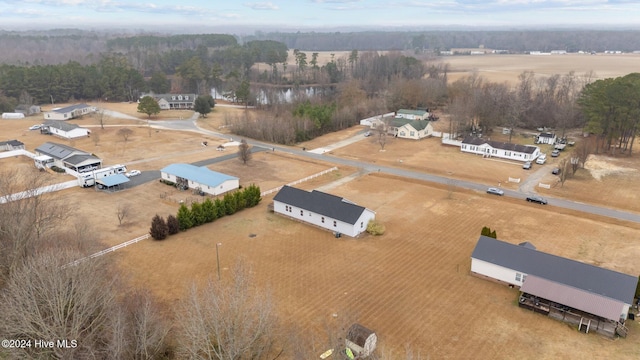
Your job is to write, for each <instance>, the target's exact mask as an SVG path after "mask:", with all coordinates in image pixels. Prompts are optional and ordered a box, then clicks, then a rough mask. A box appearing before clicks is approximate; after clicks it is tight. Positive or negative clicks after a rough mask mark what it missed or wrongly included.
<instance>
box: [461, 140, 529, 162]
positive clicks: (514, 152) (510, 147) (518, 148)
mask: <svg viewBox="0 0 640 360" xmlns="http://www.w3.org/2000/svg"><path fill="white" fill-rule="evenodd" d="M460 150H461V151H462V152H467V153H472V154H477V155H482V156H483V157H497V158H502V159H509V160H516V161H533V160H535V159H536V158H537V157H538V156H540V148H539V147H537V146H531V145H520V144H511V143H505V142H501V141H491V140H487V139H483V138H479V137H475V136H467V137H466V138H465V139H464V140H462V144H461V145H460Z"/></svg>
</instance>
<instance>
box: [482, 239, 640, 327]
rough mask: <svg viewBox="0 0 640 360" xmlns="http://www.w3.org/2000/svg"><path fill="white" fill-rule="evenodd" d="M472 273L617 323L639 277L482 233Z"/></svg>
mask: <svg viewBox="0 0 640 360" xmlns="http://www.w3.org/2000/svg"><path fill="white" fill-rule="evenodd" d="M471 273H472V274H473V275H476V276H480V277H485V278H489V279H492V280H497V281H499V282H502V283H507V284H509V285H512V286H517V287H519V288H520V290H521V291H522V292H524V293H527V294H531V295H533V296H535V297H539V298H543V299H546V300H549V301H552V302H554V303H557V304H562V305H564V306H568V307H571V308H573V309H577V310H580V311H583V312H586V313H589V314H593V315H596V316H599V317H601V318H604V319H607V320H611V321H614V322H617V321H620V322H624V320H626V319H627V314H628V313H629V309H630V308H631V305H632V304H633V299H634V296H635V291H636V286H637V285H638V277H636V276H631V275H627V274H623V273H620V272H617V271H613V270H609V269H605V268H601V267H597V266H593V265H589V264H585V263H582V262H579V261H575V260H571V259H567V258H563V257H560V256H556V255H551V254H547V253H544V252H541V251H538V250H536V249H535V247H533V246H530V244H529V243H523V244H521V245H514V244H510V243H506V242H504V241H500V240H496V239H493V238H490V237H486V236H480V239H478V243H477V244H476V247H475V249H474V250H473V253H472V254H471Z"/></svg>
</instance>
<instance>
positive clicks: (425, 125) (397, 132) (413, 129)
mask: <svg viewBox="0 0 640 360" xmlns="http://www.w3.org/2000/svg"><path fill="white" fill-rule="evenodd" d="M387 132H388V133H389V134H392V135H393V136H395V137H399V138H403V139H414V140H419V139H422V138H425V137H427V136H431V135H433V126H432V125H431V122H430V121H429V120H420V119H418V120H408V119H406V118H401V117H396V118H394V119H392V120H391V121H389V127H388V128H387Z"/></svg>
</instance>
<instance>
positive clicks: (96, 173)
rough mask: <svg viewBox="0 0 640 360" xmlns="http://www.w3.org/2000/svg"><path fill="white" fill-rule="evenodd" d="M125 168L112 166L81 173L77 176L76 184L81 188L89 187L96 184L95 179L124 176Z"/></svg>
mask: <svg viewBox="0 0 640 360" xmlns="http://www.w3.org/2000/svg"><path fill="white" fill-rule="evenodd" d="M126 172H127V167H126V166H124V165H113V166H109V167H105V168H101V169H97V170H92V171H87V172H82V173H79V174H78V183H80V186H82V187H89V186H93V185H95V184H96V179H102V178H105V177H107V176H111V175H116V174H125V173H126Z"/></svg>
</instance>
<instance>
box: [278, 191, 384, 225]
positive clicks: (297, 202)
mask: <svg viewBox="0 0 640 360" xmlns="http://www.w3.org/2000/svg"><path fill="white" fill-rule="evenodd" d="M273 211H274V212H275V213H277V214H281V215H285V216H288V217H291V218H293V219H296V220H300V221H304V222H306V223H309V224H312V225H316V226H319V227H321V228H323V229H327V230H330V231H333V232H335V233H336V234H345V235H348V236H351V237H356V236H358V235H359V234H360V233H362V232H363V231H365V230H367V225H368V224H369V221H370V220H373V219H375V217H376V213H375V212H374V211H372V210H369V209H367V208H364V207H362V206H359V205H356V204H354V203H352V202H350V201H349V200H346V199H343V198H341V197H338V196H335V195H331V194H327V193H323V192H321V191H317V190H313V191H311V192H309V191H305V190H300V189H296V188H294V187H291V186H288V185H285V186H283V187H282V189H280V191H278V194H276V196H275V197H274V198H273Z"/></svg>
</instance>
